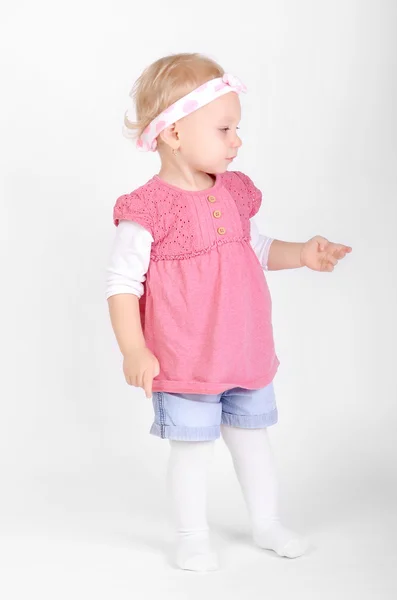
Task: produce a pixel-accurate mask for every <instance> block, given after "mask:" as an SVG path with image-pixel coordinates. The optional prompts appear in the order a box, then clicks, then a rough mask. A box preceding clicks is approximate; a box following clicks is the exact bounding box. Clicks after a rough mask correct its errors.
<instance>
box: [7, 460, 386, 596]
mask: <svg viewBox="0 0 397 600" xmlns="http://www.w3.org/2000/svg"><path fill="white" fill-rule="evenodd" d="M131 467H132V465H131V464H129V463H128V461H125V460H124V462H123V461H121V462H117V463H116V462H115V463H114V464H108V465H101V466H97V467H96V468H95V469H94V468H87V469H85V470H84V469H82V470H81V472H80V473H79V474H78V475H77V474H76V472H70V473H65V472H64V473H60V474H46V475H38V474H37V475H35V477H33V478H31V479H30V480H27V479H25V480H24V481H22V480H20V481H19V482H18V481H16V480H15V479H14V480H12V479H11V478H10V479H9V481H8V484H7V490H8V491H10V490H12V491H13V494H4V493H3V494H2V511H1V515H2V521H1V524H0V525H1V536H0V565H1V567H0V571H1V572H0V598H2V600H14V599H18V600H20V599H24V600H25V599H28V598H29V599H30V598H32V597H34V598H35V597H36V596H37V598H40V599H41V600H47V599H51V600H64V599H65V600H66V599H67V600H72V599H73V600H80V599H84V600H91V598H92V599H95V600H102V599H106V600H108V599H110V598H111V599H112V600H124V599H127V598H128V599H131V598H134V599H135V598H136V599H139V600H145V599H146V598H162V599H167V598H172V599H173V600H177V599H181V600H182V599H183V600H186V599H187V598H189V600H190V599H195V598H197V599H198V598H200V599H202V598H206V599H208V600H212V599H213V598H214V599H215V598H224V597H228V598H231V599H234V598H236V599H239V600H241V599H242V597H243V596H244V597H245V598H247V599H250V600H251V599H252V600H256V598H258V599H259V598H271V599H272V600H277V599H284V598H293V599H294V600H300V599H301V598H302V599H305V600H310V599H313V600H331V599H332V600H345V599H346V600H353V599H354V600H355V599H356V598H357V599H359V598H360V600H361V599H363V600H366V599H369V598H371V599H372V598H373V599H376V600H388V599H390V600H392V599H393V600H395V599H396V598H397V551H396V547H395V540H396V538H397V513H396V510H395V507H393V505H390V504H388V502H383V501H381V500H379V497H380V496H379V495H378V496H375V495H374V496H373V499H374V501H373V502H372V501H371V502H366V501H364V499H363V502H361V503H360V502H357V496H356V497H355V499H354V501H353V502H352V503H351V505H347V506H346V508H345V510H344V516H343V517H342V516H337V513H338V512H340V511H338V510H335V511H333V509H332V506H333V505H332V502H331V503H328V504H327V503H325V502H324V503H323V502H322V500H321V498H325V497H326V496H325V495H324V496H322V495H321V492H320V493H319V496H318V497H317V498H314V499H313V503H312V506H313V510H311V507H310V506H308V503H307V498H306V496H305V490H303V491H302V493H301V494H299V498H298V499H297V500H296V502H295V504H294V510H293V511H291V513H290V521H289V523H288V524H289V525H290V526H294V527H295V528H298V529H300V530H301V531H302V532H303V533H305V534H306V535H308V536H309V537H310V540H311V542H312V548H311V550H310V552H309V553H308V554H307V555H306V556H304V557H301V558H298V559H295V560H288V559H282V558H279V557H278V556H276V555H275V554H274V553H272V552H267V551H263V550H260V549H258V548H255V547H254V546H253V545H252V544H251V541H250V536H249V526H248V521H247V517H246V514H245V509H244V504H243V501H242V499H241V497H239V496H238V487H237V484H236V483H235V482H231V481H229V480H228V481H226V482H223V483H222V490H223V492H224V496H223V498H222V501H220V500H217V499H216V498H213V502H212V509H211V510H210V521H211V526H212V527H213V531H214V540H215V543H216V544H217V546H218V548H219V549H220V552H221V567H222V568H221V570H220V571H218V572H216V573H204V574H199V573H190V572H182V571H179V570H176V569H175V568H173V567H172V566H170V565H169V564H168V562H167V558H166V556H167V554H166V553H167V547H168V545H167V544H168V542H169V536H170V530H169V527H168V525H167V523H166V520H165V508H164V495H163V491H162V488H161V481H160V479H158V478H157V475H153V474H150V473H149V474H148V486H147V487H145V485H142V481H141V483H140V486H138V485H136V486H134V485H132V484H131V481H133V480H134V473H133V472H132V473H131ZM217 481H219V478H214V480H213V481H212V484H213V485H214V486H216V485H217ZM149 490H150V491H149ZM156 490H157V491H156ZM17 492H18V493H17ZM236 492H237V494H236ZM11 498H12V501H11ZM225 498H226V499H227V501H226V502H225ZM304 498H306V501H305V502H302V499H304ZM319 498H320V500H319ZM377 498H378V499H377ZM377 503H378V505H377ZM321 506H323V508H324V511H323V513H321V510H320V512H319V508H321ZM335 506H337V503H335ZM299 514H301V515H302V518H301V519H300V518H299V517H298V515H299ZM292 520H293V521H294V522H293V523H292V522H291V521H292ZM298 525H299V527H298Z"/></svg>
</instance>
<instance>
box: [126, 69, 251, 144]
mask: <svg viewBox="0 0 397 600" xmlns="http://www.w3.org/2000/svg"><path fill="white" fill-rule="evenodd" d="M246 91H247V88H246V86H245V85H244V84H243V83H241V81H240V80H239V79H238V78H237V77H235V76H234V75H231V74H230V73H225V74H224V75H223V77H217V78H216V79H211V80H210V81H207V82H206V83H203V85H200V86H199V87H198V88H196V89H195V90H193V91H192V92H190V93H189V94H187V95H186V96H183V98H180V99H179V100H177V101H176V102H174V104H171V106H169V107H168V108H166V109H165V110H163V112H162V113H160V114H159V115H158V116H157V117H156V118H155V119H153V121H152V122H151V123H150V124H149V125H148V126H147V127H146V129H145V130H144V131H143V133H142V135H141V136H140V137H139V138H138V140H137V143H136V146H137V148H138V149H139V150H141V151H143V152H147V151H150V150H151V151H152V152H154V151H155V150H156V148H157V136H158V135H159V133H161V132H162V131H163V130H164V129H166V127H168V126H169V125H172V123H175V122H176V121H179V119H182V118H183V117H186V115H188V114H190V113H192V112H194V111H195V110H197V109H198V108H201V107H202V106H205V105H206V104H209V103H210V102H212V101H213V100H215V99H216V98H219V97H220V96H223V95H224V94H227V93H228V92H237V93H238V94H239V93H240V92H244V93H245V92H246ZM129 114H130V110H127V111H126V113H125V116H126V117H127V119H128V115H129ZM132 120H133V119H132ZM123 135H124V136H125V137H128V138H131V137H133V133H132V132H131V130H130V129H128V127H126V125H123Z"/></svg>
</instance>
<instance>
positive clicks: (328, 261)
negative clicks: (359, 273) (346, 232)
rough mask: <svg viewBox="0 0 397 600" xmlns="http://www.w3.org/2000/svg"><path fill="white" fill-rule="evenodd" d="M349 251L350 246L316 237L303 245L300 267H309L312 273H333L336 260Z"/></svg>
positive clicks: (350, 249)
mask: <svg viewBox="0 0 397 600" xmlns="http://www.w3.org/2000/svg"><path fill="white" fill-rule="evenodd" d="M351 251H352V248H351V246H345V245H344V244H335V243H334V242H329V241H328V240H327V239H326V238H324V237H321V236H320V235H316V236H315V237H313V238H312V239H310V240H308V241H307V242H305V243H304V244H303V247H302V250H301V254H300V261H301V265H302V267H309V269H313V271H333V270H334V267H335V266H336V265H337V264H338V260H340V259H341V258H344V257H345V256H346V254H347V253H349V252H351Z"/></svg>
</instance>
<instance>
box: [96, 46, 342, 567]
mask: <svg viewBox="0 0 397 600" xmlns="http://www.w3.org/2000/svg"><path fill="white" fill-rule="evenodd" d="M245 91H246V88H245V86H244V84H242V83H241V82H240V81H239V79H238V78H237V77H235V76H233V75H230V74H227V73H225V72H224V70H223V69H222V68H221V66H220V65H218V64H217V63H216V62H214V61H213V60H211V59H209V58H207V57H205V56H203V55H200V54H178V55H172V56H167V57H165V58H161V59H159V60H157V61H156V62H155V63H153V64H152V65H150V66H149V67H148V68H147V69H145V70H144V72H143V73H142V75H141V76H140V77H139V79H138V80H137V82H136V83H135V85H134V87H133V89H132V90H131V93H130V95H131V97H133V99H134V100H135V110H136V120H135V121H133V120H132V119H130V118H129V117H130V113H129V111H127V113H126V115H125V119H124V126H123V132H124V134H125V135H126V136H127V137H131V138H134V137H135V136H136V137H137V147H138V148H139V149H141V150H143V151H153V152H154V151H157V152H158V154H159V157H160V160H161V169H160V171H159V173H158V174H156V175H154V176H153V177H152V178H151V179H150V180H149V181H147V182H146V183H144V184H143V185H142V186H140V187H139V188H138V189H136V190H133V191H132V192H130V193H127V194H123V195H122V196H120V197H119V198H118V199H117V201H116V204H115V206H114V213H113V220H114V224H115V225H116V226H117V230H116V237H115V240H114V244H113V248H112V252H111V257H110V261H109V267H108V278H107V295H106V297H107V299H108V304H109V311H110V318H111V322H112V326H113V330H114V332H115V336H116V338H117V342H118V345H119V347H120V351H121V353H122V355H123V357H124V361H123V371H124V375H125V378H126V381H127V383H128V384H130V385H133V386H137V387H141V388H143V389H144V390H145V393H146V396H147V397H148V398H152V401H153V407H154V422H153V425H152V427H151V430H150V433H152V434H153V435H156V436H159V437H161V438H166V439H168V440H169V444H170V456H169V466H168V471H167V489H168V492H169V497H170V499H171V506H172V509H173V510H172V512H173V522H174V527H175V532H176V545H175V563H176V565H177V566H178V567H180V568H181V569H188V570H192V571H209V570H214V569H217V568H218V555H217V552H216V550H215V548H214V547H213V544H212V541H211V536H210V532H209V528H208V523H207V514H206V513H207V507H206V496H207V495H206V484H207V467H208V462H209V460H210V458H211V456H212V452H213V448H214V443H215V440H216V439H217V438H219V437H220V435H221V434H222V437H223V439H224V441H225V443H226V445H227V447H228V449H229V450H230V452H231V456H232V460H233V464H234V467H235V470H236V474H237V477H238V480H239V483H240V485H241V488H242V492H243V495H244V498H245V501H246V504H247V507H248V511H249V515H250V519H251V523H252V533H253V541H254V542H255V544H257V545H258V546H259V547H261V548H266V549H270V550H273V551H274V552H276V553H277V554H278V555H280V556H285V557H289V558H294V557H298V556H301V555H302V554H303V553H304V552H305V550H306V548H307V541H306V540H305V539H303V538H301V537H300V536H299V535H298V534H296V533H294V532H293V531H291V530H289V529H287V528H286V527H284V526H283V525H282V524H281V522H280V519H279V515H278V504H277V482H276V476H275V470H274V464H273V460H272V452H271V447H270V444H269V437H268V430H267V428H268V427H269V426H270V425H273V424H275V423H277V420H278V415H277V406H276V400H275V394H274V388H273V380H274V377H275V375H276V372H277V369H278V366H279V360H278V358H277V355H276V352H275V346H274V341H273V329H272V321H271V297H270V293H269V289H268V286H267V282H266V278H265V277H264V270H267V269H269V270H277V269H288V268H290V269H292V268H297V267H302V266H307V267H309V268H311V269H314V270H317V271H333V269H334V266H335V265H336V264H337V262H338V259H340V258H343V257H344V256H345V254H346V253H347V252H350V251H351V248H350V247H347V246H344V245H342V244H334V243H331V242H329V241H328V240H326V239H325V238H323V237H321V236H316V237H314V238H312V239H310V240H309V241H308V242H306V243H291V242H283V241H280V240H274V239H272V238H268V237H266V236H264V235H261V234H260V233H259V232H258V230H257V228H256V226H255V224H254V221H253V220H252V218H253V217H254V215H256V213H257V212H258V210H259V208H260V206H261V200H262V194H261V192H260V190H259V189H258V188H257V187H256V186H255V185H254V183H253V182H252V181H251V179H250V178H249V177H248V176H247V175H245V174H243V173H241V172H239V171H228V170H227V169H228V167H229V166H230V164H231V162H232V161H233V159H234V158H235V157H236V156H237V153H238V150H239V148H240V147H241V140H240V138H239V136H238V133H237V130H238V124H239V122H240V117H241V109H240V100H239V94H240V93H242V92H245Z"/></svg>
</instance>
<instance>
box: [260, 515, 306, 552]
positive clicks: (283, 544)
mask: <svg viewBox="0 0 397 600" xmlns="http://www.w3.org/2000/svg"><path fill="white" fill-rule="evenodd" d="M253 537H254V542H255V543H256V544H257V545H258V546H259V547H260V548H264V549H265V550H274V552H276V553H277V554H278V555H279V556H286V557H287V558H297V557H298V556H302V554H304V553H305V552H306V550H307V549H308V546H309V543H308V541H307V540H306V539H305V538H303V537H301V536H300V535H299V534H297V533H295V532H294V531H291V530H290V529H287V528H286V527H284V526H283V525H281V523H280V522H279V521H273V522H272V523H271V524H270V525H269V526H266V527H265V528H261V529H256V530H255V531H254V534H253Z"/></svg>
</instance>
